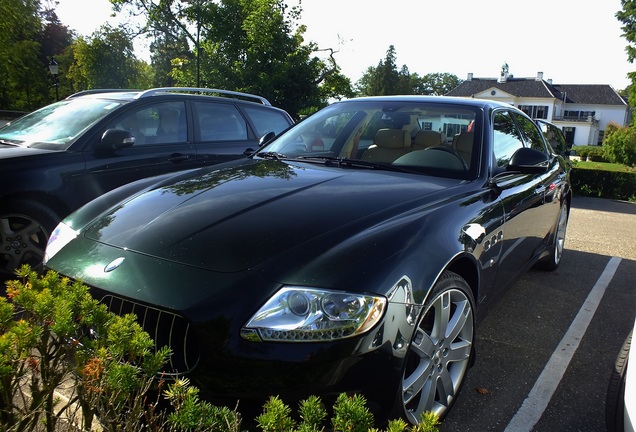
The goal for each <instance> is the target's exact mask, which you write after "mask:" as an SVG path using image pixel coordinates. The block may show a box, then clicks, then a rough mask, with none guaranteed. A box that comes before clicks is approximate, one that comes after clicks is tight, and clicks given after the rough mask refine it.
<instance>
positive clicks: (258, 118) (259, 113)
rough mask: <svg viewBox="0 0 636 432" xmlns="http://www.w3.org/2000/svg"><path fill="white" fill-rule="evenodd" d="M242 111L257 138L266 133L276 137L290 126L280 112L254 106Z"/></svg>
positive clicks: (246, 107)
mask: <svg viewBox="0 0 636 432" xmlns="http://www.w3.org/2000/svg"><path fill="white" fill-rule="evenodd" d="M243 109H245V112H246V113H247V115H249V116H250V119H251V120H252V123H253V124H254V127H255V128H256V134H257V135H258V136H259V137H262V136H263V135H265V134H266V133H268V132H274V133H275V134H276V135H278V134H279V133H281V132H282V131H284V130H285V129H287V128H288V127H289V126H290V125H289V120H288V119H287V118H286V117H285V115H284V114H283V113H282V112H279V111H276V110H271V109H263V108H259V107H255V106H245V107H244V108H243Z"/></svg>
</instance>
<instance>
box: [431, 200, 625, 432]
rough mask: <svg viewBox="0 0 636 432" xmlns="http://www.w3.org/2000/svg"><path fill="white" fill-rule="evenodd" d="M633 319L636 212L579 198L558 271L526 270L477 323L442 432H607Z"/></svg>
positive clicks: (615, 204) (621, 206)
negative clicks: (610, 391)
mask: <svg viewBox="0 0 636 432" xmlns="http://www.w3.org/2000/svg"><path fill="white" fill-rule="evenodd" d="M635 316H636V204H631V203H626V202H617V201H611V200H603V199H595V198H584V197H575V199H574V202H573V208H572V211H571V214H570V223H569V226H568V233H567V238H566V251H565V254H564V258H563V261H562V263H561V266H560V268H559V269H558V270H557V271H555V272H542V271H537V270H531V271H530V272H529V273H528V274H526V275H525V276H524V277H523V278H522V279H521V280H520V281H519V282H517V283H516V284H515V285H514V286H513V287H512V289H511V290H510V291H509V292H508V293H507V294H506V295H505V296H504V297H503V298H502V299H501V301H500V302H499V303H498V304H497V305H496V306H495V307H494V308H493V309H492V310H491V311H490V313H489V315H488V316H487V318H486V319H485V320H484V321H483V322H482V323H481V325H480V326H479V328H478V330H477V331H478V335H477V339H476V349H477V362H476V364H475V366H473V368H472V369H471V370H470V372H469V375H468V378H467V380H466V383H465V385H464V388H463V390H462V392H461V393H460V395H459V397H458V399H457V402H456V404H455V406H454V407H453V409H452V410H451V412H450V413H449V415H448V416H447V418H446V419H445V420H444V422H443V424H442V427H441V430H442V431H443V432H450V431H462V432H464V431H480V432H483V431H515V432H516V431H542V432H543V431H559V432H562V431H604V430H606V427H605V397H606V391H607V385H608V382H609V377H610V374H611V371H612V368H613V366H614V361H615V359H616V356H617V354H618V352H619V350H620V347H621V345H622V344H623V341H624V339H625V337H626V336H627V334H628V333H629V331H630V329H631V328H632V326H633V324H634V317H635Z"/></svg>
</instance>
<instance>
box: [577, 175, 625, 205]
mask: <svg viewBox="0 0 636 432" xmlns="http://www.w3.org/2000/svg"><path fill="white" fill-rule="evenodd" d="M570 179H571V181H572V189H573V192H574V194H575V195H582V196H591V197H598V198H606V199H616V200H624V201H632V202H636V172H615V171H605V170H600V169H581V168H576V167H573V168H572V173H571V176H570Z"/></svg>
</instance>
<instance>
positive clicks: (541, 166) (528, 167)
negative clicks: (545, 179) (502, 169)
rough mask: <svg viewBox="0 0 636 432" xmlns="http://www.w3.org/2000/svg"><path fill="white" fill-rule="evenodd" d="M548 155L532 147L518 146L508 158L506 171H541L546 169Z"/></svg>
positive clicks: (526, 172)
mask: <svg viewBox="0 0 636 432" xmlns="http://www.w3.org/2000/svg"><path fill="white" fill-rule="evenodd" d="M548 165H549V157H548V155H547V154H545V153H543V152H542V151H539V150H535V149H532V148H527V147H524V148H520V149H519V150H517V151H516V152H515V153H514V154H513V155H512V158H510V162H508V166H506V171H518V172H520V173H522V174H534V173H542V172H546V171H547V170H548Z"/></svg>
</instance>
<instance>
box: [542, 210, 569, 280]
mask: <svg viewBox="0 0 636 432" xmlns="http://www.w3.org/2000/svg"><path fill="white" fill-rule="evenodd" d="M568 214H569V212H568V204H567V202H566V201H565V200H564V201H563V202H562V203H561V210H560V211H559V221H558V223H557V228H556V232H555V233H554V241H553V243H552V246H551V251H550V255H549V256H547V257H545V258H543V259H542V260H541V261H539V262H538V263H537V265H536V267H537V268H539V269H541V270H548V271H551V270H556V269H557V268H558V267H559V264H561V258H562V257H563V249H564V248H565V233H566V231H567V228H568Z"/></svg>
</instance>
